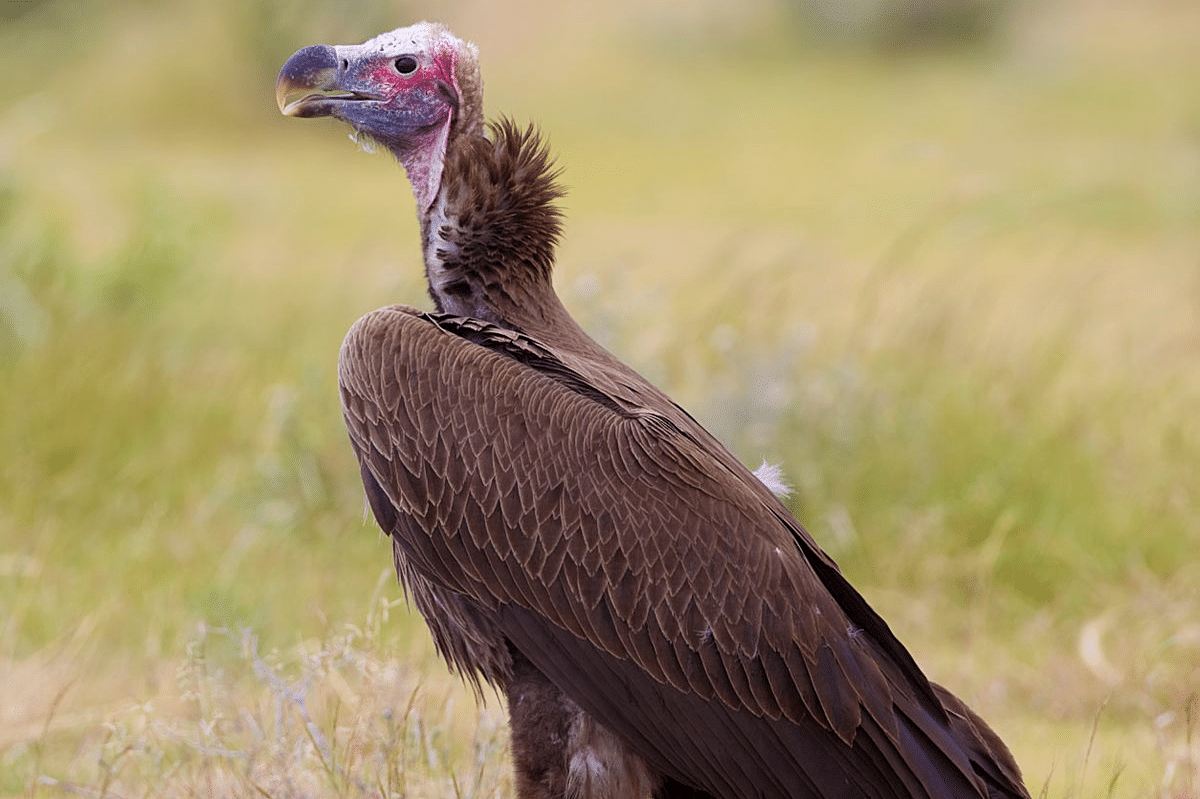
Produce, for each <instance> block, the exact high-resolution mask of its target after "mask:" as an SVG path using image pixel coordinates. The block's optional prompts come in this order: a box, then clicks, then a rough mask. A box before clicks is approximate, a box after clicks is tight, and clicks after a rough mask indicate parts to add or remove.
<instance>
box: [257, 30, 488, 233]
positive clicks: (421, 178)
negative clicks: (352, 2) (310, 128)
mask: <svg viewBox="0 0 1200 799" xmlns="http://www.w3.org/2000/svg"><path fill="white" fill-rule="evenodd" d="M275 99H276V101H277V102H278V103H279V110H280V111H282V112H283V113H284V114H285V115H287V116H292V117H334V118H336V119H340V120H342V121H343V122H345V123H347V124H349V125H350V126H351V127H353V128H354V130H355V131H356V132H357V133H358V134H360V135H362V136H366V137H367V138H369V139H372V140H374V141H376V142H378V143H379V144H381V145H382V146H384V147H386V148H387V149H388V150H389V151H390V152H391V153H392V154H393V155H395V156H396V158H397V160H399V161H400V163H401V164H403V165H404V168H405V170H406V171H407V172H408V176H409V180H410V181H411V182H412V185H413V193H414V194H415V195H416V199H417V203H418V209H419V210H420V211H421V212H427V211H428V210H429V208H430V206H432V205H433V201H434V198H435V197H436V196H437V191H438V186H439V185H440V183H441V177H442V165H443V163H444V160H445V157H446V151H447V148H448V146H449V144H450V142H451V141H452V140H453V139H455V138H457V137H459V136H461V135H463V134H478V133H479V132H480V131H481V130H482V128H483V110H482V81H481V80H480V77H479V60H478V55H477V52H476V49H475V46H474V45H473V44H470V43H469V42H464V41H462V40H461V39H458V38H457V37H455V36H454V35H453V34H451V33H450V31H449V30H447V29H446V28H445V27H444V26H442V25H438V24H436V23H430V22H420V23H417V24H416V25H411V26H409V27H407V28H397V29H396V30H394V31H391V32H389V33H384V34H381V35H379V36H376V37H375V38H373V39H370V40H369V41H366V42H363V43H362V44H352V45H338V46H331V45H327V44H315V45H312V46H310V47H305V48H304V49H302V50H299V51H298V52H296V53H295V54H293V55H292V57H291V58H289V59H288V61H287V63H286V64H284V66H283V69H282V70H281V71H280V73H279V79H278V81H277V82H276V84H275Z"/></svg>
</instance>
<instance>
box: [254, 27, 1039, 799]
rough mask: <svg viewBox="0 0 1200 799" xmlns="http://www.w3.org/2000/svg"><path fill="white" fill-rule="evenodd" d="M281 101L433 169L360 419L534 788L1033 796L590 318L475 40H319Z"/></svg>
mask: <svg viewBox="0 0 1200 799" xmlns="http://www.w3.org/2000/svg"><path fill="white" fill-rule="evenodd" d="M276 98H277V101H278V103H279V107H280V110H281V111H282V112H283V113H284V114H285V115H287V116H292V117H305V118H307V117H334V118H335V119H338V120H341V121H342V122H344V123H347V124H348V125H350V126H351V127H352V128H353V129H354V131H355V138H356V139H358V138H365V139H368V140H371V141H373V142H375V143H378V144H379V145H380V146H382V147H384V148H386V149H387V150H388V151H390V152H391V153H392V154H393V155H394V156H395V157H396V159H397V160H398V161H399V162H400V164H401V165H403V167H404V169H405V171H406V172H407V175H408V179H409V181H410V183H411V184H412V191H413V194H414V196H415V198H416V207H417V216H418V218H419V221H420V232H421V246H422V252H423V255H424V264H425V276H426V278H427V281H428V289H429V295H430V297H431V299H432V303H433V308H434V310H433V311H423V310H418V309H416V308H413V307H409V306H405V305H392V306H388V307H385V308H381V309H379V310H377V311H374V312H372V313H369V314H367V315H366V316H364V317H362V318H361V319H359V320H358V321H357V322H356V323H355V324H354V325H353V326H352V327H351V329H350V331H349V333H348V334H347V336H346V339H345V341H344V343H343V344H342V349H341V353H340V357H339V364H338V382H339V388H340V392H341V401H342V408H343V414H344V417H345V422H346V426H347V428H348V431H349V436H350V441H351V444H352V446H353V449H354V453H355V455H356V456H357V460H358V464H359V467H360V471H361V476H362V481H363V485H364V487H365V491H366V495H367V499H368V502H369V503H370V507H371V509H372V512H373V514H374V516H375V519H376V520H377V521H378V523H379V525H380V527H381V528H382V529H383V531H384V532H386V533H387V534H388V536H389V537H390V539H391V544H392V550H393V558H394V561H395V566H396V571H397V574H398V576H399V579H400V581H401V582H402V584H403V586H404V588H405V591H406V593H407V595H408V596H409V598H410V601H411V602H412V603H413V604H414V605H415V607H416V608H417V609H418V610H419V611H420V613H421V614H422V615H423V616H424V618H425V620H426V622H427V623H428V626H429V629H430V631H431V633H432V635H433V639H434V642H435V644H436V647H437V650H438V652H439V653H440V655H441V656H442V657H443V658H444V659H445V660H446V662H447V664H448V665H449V667H450V668H451V669H452V670H453V671H455V672H457V673H459V674H460V675H462V676H463V678H464V679H465V680H467V681H468V682H470V683H471V684H473V686H474V687H475V689H476V691H477V692H479V691H480V690H481V689H482V686H483V685H485V684H490V685H492V686H494V687H495V688H496V690H497V691H498V693H499V694H500V695H501V696H502V697H503V698H504V699H505V701H506V702H507V709H508V713H509V721H510V730H511V750H512V758H513V761H514V781H515V788H516V793H517V796H518V797H519V798H520V799H565V798H567V797H569V798H570V799H601V798H603V799H649V798H650V797H655V798H656V799H685V798H686V799H700V798H701V797H713V798H717V797H719V798H720V799H751V798H752V797H792V799H801V798H804V799H817V797H822V798H824V799H851V798H852V797H855V798H857V797H873V798H876V799H885V798H887V797H890V798H893V799H914V798H915V797H925V798H927V799H935V798H936V799H948V798H949V797H958V798H960V799H961V798H962V797H980V798H981V799H1012V798H1014V797H1021V798H1022V799H1028V796H1029V795H1028V793H1027V791H1026V789H1025V787H1024V786H1023V784H1022V779H1021V775H1020V771H1019V769H1018V767H1017V765H1016V763H1015V762H1014V761H1013V758H1012V756H1011V754H1010V753H1009V751H1008V749H1007V748H1006V747H1005V745H1004V743H1003V742H1002V741H1001V740H1000V739H999V737H997V735H996V734H995V733H994V732H993V731H992V730H991V729H990V728H989V727H988V726H987V724H985V723H984V721H983V720H982V719H981V718H980V717H979V716H978V715H976V714H975V713H974V712H973V711H972V710H971V709H970V708H968V707H967V706H966V705H965V704H964V703H963V702H962V701H961V700H959V699H958V698H956V697H955V696H954V695H953V694H951V693H950V692H948V691H947V690H945V689H944V688H942V687H940V686H938V685H936V684H934V683H932V682H930V681H929V680H928V679H927V678H926V676H925V675H924V674H923V673H922V671H921V669H920V668H919V667H918V666H917V663H916V662H915V661H914V659H913V658H912V656H911V655H910V654H909V652H908V651H907V650H906V649H905V648H904V646H903V645H902V644H901V643H900V641H899V640H897V638H896V636H895V635H894V634H893V633H892V631H891V630H890V629H889V628H888V626H887V624H886V623H885V622H884V621H883V619H882V618H880V616H879V615H878V614H877V613H876V612H875V611H874V610H872V608H871V607H870V605H868V604H867V602H866V600H864V599H863V597H862V596H861V595H860V594H859V593H858V591H856V590H855V589H854V588H853V587H852V586H851V585H850V583H849V582H847V580H846V578H845V577H844V576H843V575H842V573H841V572H840V570H839V569H838V567H837V565H836V564H835V563H834V561H833V560H832V559H831V558H830V557H829V556H828V555H826V554H825V553H824V552H823V551H822V550H821V548H820V547H819V546H818V545H817V543H816V542H815V541H814V540H813V538H812V536H810V535H809V534H808V532H806V531H805V529H804V528H803V527H802V526H801V525H800V523H799V522H798V521H796V519H795V518H794V517H793V516H792V514H791V513H790V512H789V511H788V510H787V508H786V507H785V506H784V505H783V503H782V502H781V501H780V499H779V498H778V497H777V496H776V495H775V494H773V493H772V491H771V490H770V488H769V487H768V486H767V485H766V484H765V483H764V481H763V480H760V479H758V478H756V476H755V475H754V474H753V473H752V472H751V471H749V470H748V469H747V468H746V467H745V466H744V465H743V464H742V463H741V462H739V461H738V459H737V458H735V457H734V456H733V455H732V454H731V453H730V452H729V451H728V450H727V449H726V448H725V447H724V446H722V445H721V444H720V443H719V442H718V441H717V440H716V439H715V438H714V437H713V436H712V435H711V434H710V433H709V432H708V431H707V430H705V429H704V427H702V426H701V425H700V424H699V423H698V422H697V421H696V420H695V419H693V418H692V417H691V416H690V415H689V414H688V413H687V411H685V410H684V409H683V408H681V407H680V406H678V405H676V404H675V403H674V402H672V401H671V399H670V398H669V397H668V396H666V395H665V394H664V393H663V392H661V391H660V390H659V389H657V388H655V387H654V386H653V385H651V384H650V383H649V382H647V381H646V380H645V379H644V378H642V377H641V376H640V375H639V374H638V373H637V372H635V371H634V370H633V369H631V368H630V367H628V366H626V365H625V364H623V363H622V362H621V361H619V360H618V359H617V358H615V357H614V356H613V355H611V354H610V353H609V352H607V351H606V350H605V349H604V348H602V347H601V346H600V345H599V344H597V343H596V342H595V341H593V340H592V339H591V338H590V337H589V336H588V335H587V333H585V332H584V331H583V329H582V328H581V327H580V326H579V325H578V324H577V323H576V322H575V320H574V319H572V317H571V315H570V314H569V313H568V312H567V310H566V308H565V307H564V306H563V304H562V303H561V302H560V300H559V298H558V296H557V295H556V294H555V291H554V288H553V285H552V279H551V273H552V270H553V266H554V250H555V246H556V243H557V239H558V237H559V233H560V228H561V215H560V211H559V209H558V207H557V205H556V203H557V201H558V199H559V198H560V196H561V194H562V191H561V190H560V188H559V185H558V183H557V171H556V167H555V166H554V162H553V161H552V159H551V157H550V156H549V154H548V152H547V149H546V147H545V146H544V145H543V143H542V142H541V140H540V135H539V133H538V132H537V130H536V129H535V128H533V127H523V126H520V125H517V124H514V123H513V122H512V121H511V120H507V119H502V120H500V121H497V122H493V123H490V124H486V123H485V121H484V116H483V108H482V83H481V79H480V71H479V61H478V55H477V50H476V48H475V46H474V45H472V44H470V43H467V42H464V41H462V40H460V39H458V38H456V37H455V36H454V35H452V34H451V33H450V31H449V30H447V29H446V28H445V27H443V26H442V25H439V24H433V23H425V22H423V23H419V24H416V25H412V26H410V27H406V28H400V29H397V30H394V31H391V32H390V33H384V34H381V35H379V36H377V37H375V38H373V39H371V40H369V41H367V42H365V43H363V44H359V45H345V46H336V47H335V46H329V45H313V46H309V47H305V48H303V49H301V50H299V51H297V52H296V53H295V54H294V55H292V56H291V58H289V59H288V61H287V62H286V63H285V64H284V66H283V68H282V70H281V72H280V74H279V79H278V82H277V85H276Z"/></svg>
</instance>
